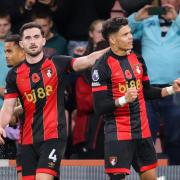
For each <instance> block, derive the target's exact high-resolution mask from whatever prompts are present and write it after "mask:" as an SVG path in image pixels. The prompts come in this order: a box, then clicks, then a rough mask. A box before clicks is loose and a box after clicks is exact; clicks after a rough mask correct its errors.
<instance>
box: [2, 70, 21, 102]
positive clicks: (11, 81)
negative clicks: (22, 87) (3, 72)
mask: <svg viewBox="0 0 180 180" xmlns="http://www.w3.org/2000/svg"><path fill="white" fill-rule="evenodd" d="M17 97H18V90H17V85H16V73H15V71H14V70H10V71H9V72H8V75H7V77H6V89H5V94H4V98H5V99H8V98H17Z"/></svg>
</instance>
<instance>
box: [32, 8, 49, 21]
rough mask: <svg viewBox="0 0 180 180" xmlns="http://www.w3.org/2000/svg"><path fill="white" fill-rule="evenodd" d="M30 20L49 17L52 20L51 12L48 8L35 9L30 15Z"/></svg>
mask: <svg viewBox="0 0 180 180" xmlns="http://www.w3.org/2000/svg"><path fill="white" fill-rule="evenodd" d="M31 19H32V21H34V20H35V19H49V20H52V15H51V12H50V10H49V8H47V9H39V10H38V11H35V12H34V13H33V14H32V16H31Z"/></svg>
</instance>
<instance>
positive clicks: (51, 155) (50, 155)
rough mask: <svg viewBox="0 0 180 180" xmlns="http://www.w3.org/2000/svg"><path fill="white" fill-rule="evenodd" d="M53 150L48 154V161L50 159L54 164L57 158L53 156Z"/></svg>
mask: <svg viewBox="0 0 180 180" xmlns="http://www.w3.org/2000/svg"><path fill="white" fill-rule="evenodd" d="M55 151H56V150H55V149H53V150H52V151H51V152H50V154H49V157H48V158H49V159H52V160H53V162H56V160H57V157H56V154H55Z"/></svg>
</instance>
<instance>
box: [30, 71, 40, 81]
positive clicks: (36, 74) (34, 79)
mask: <svg viewBox="0 0 180 180" xmlns="http://www.w3.org/2000/svg"><path fill="white" fill-rule="evenodd" d="M39 80H40V77H39V75H38V73H33V74H32V82H33V83H37V82H38V81H39Z"/></svg>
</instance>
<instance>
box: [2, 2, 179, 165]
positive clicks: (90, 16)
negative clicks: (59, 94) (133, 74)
mask: <svg viewBox="0 0 180 180" xmlns="http://www.w3.org/2000/svg"><path fill="white" fill-rule="evenodd" d="M154 5H155V6H158V7H163V8H164V9H165V13H163V12H160V11H156V12H154V14H151V13H150V11H149V9H150V8H151V7H152V6H154ZM179 6H180V0H160V1H158V0H155V1H151V0H136V1H134V0H119V1H118V0H76V1H75V0H8V1H7V0H1V5H0V71H1V76H0V106H2V103H3V94H4V88H5V78H6V75H7V73H8V70H9V68H11V67H12V66H14V65H13V63H12V62H13V61H16V59H17V58H19V59H22V56H18V54H13V52H11V51H13V47H12V48H10V50H8V48H7V45H6V43H7V42H8V41H7V39H8V35H10V34H18V32H19V28H20V27H21V26H22V25H23V24H24V23H27V22H30V21H34V22H36V23H37V24H39V25H40V26H41V28H42V30H43V32H44V36H45V38H46V45H45V48H44V52H45V54H46V55H47V56H53V55H56V54H58V55H70V56H73V57H79V56H83V55H87V54H90V53H91V52H93V51H96V50H100V49H103V48H105V47H108V43H107V42H106V41H105V40H104V39H103V37H102V34H101V29H102V24H103V22H104V20H106V19H108V18H110V17H112V16H125V17H127V18H128V21H129V25H130V27H131V30H132V33H133V37H134V51H136V52H138V53H139V54H141V55H142V56H143V58H144V60H145V63H146V65H147V70H148V75H149V78H150V82H151V85H153V86H155V87H166V86H168V85H171V84H172V81H173V80H174V79H176V78H178V77H180V61H179V57H180V14H179ZM23 58H24V56H23ZM11 61H12V62H11ZM9 66H10V67H9ZM68 78H69V81H67V82H68V83H67V85H66V91H65V92H64V93H65V99H64V101H65V103H66V119H67V122H68V125H69V126H68V129H67V131H68V134H69V141H68V145H67V150H66V154H65V158H68V159H103V157H104V153H103V152H104V125H103V123H104V122H103V115H97V114H96V113H95V111H94V109H93V100H92V91H91V69H88V70H86V71H83V72H80V73H78V74H77V73H76V74H75V73H71V74H70V76H69V77H68ZM178 98H179V95H178V94H175V95H172V96H169V97H166V98H164V99H158V100H147V101H146V105H147V113H148V118H149V124H150V128H151V133H152V137H153V140H154V143H156V140H157V138H160V140H161V148H162V152H161V154H162V155H165V156H166V157H167V158H168V159H169V163H170V164H180V154H179V152H180V131H179V129H180V98H179V99H178ZM102 101H103V100H102ZM19 127H20V124H19V123H18V120H17V117H14V121H12V123H11V124H9V126H8V127H7V128H6V132H7V137H6V140H5V141H6V143H5V145H1V146H0V158H1V159H15V158H16V152H17V149H16V143H17V140H18V136H19V131H20V128H19Z"/></svg>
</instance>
